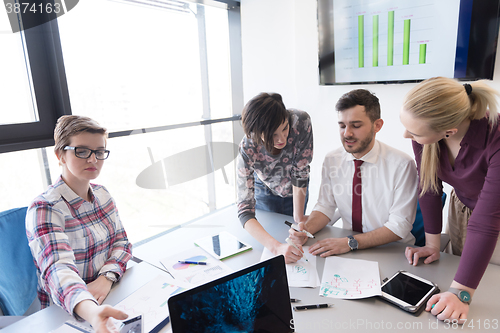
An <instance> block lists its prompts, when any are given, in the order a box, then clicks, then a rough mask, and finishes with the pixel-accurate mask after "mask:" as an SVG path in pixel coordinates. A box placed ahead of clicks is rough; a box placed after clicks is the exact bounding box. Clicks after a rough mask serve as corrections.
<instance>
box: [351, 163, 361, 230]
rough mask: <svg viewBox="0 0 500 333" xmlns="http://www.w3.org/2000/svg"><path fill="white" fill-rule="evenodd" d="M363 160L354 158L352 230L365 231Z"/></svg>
mask: <svg viewBox="0 0 500 333" xmlns="http://www.w3.org/2000/svg"><path fill="white" fill-rule="evenodd" d="M361 164H363V161H361V160H354V166H355V168H354V177H353V179H352V230H354V231H357V232H363V227H362V224H361V216H362V214H361V213H362V210H361V169H360V166H361Z"/></svg>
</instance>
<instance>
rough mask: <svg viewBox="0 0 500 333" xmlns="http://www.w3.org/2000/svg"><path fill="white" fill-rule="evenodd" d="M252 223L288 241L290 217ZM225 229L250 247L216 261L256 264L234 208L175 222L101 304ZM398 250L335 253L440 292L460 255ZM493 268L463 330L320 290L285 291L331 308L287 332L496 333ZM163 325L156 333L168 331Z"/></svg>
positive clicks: (51, 324)
mask: <svg viewBox="0 0 500 333" xmlns="http://www.w3.org/2000/svg"><path fill="white" fill-rule="evenodd" d="M256 215H257V219H258V220H259V222H260V223H261V224H262V225H263V226H264V228H265V229H266V230H267V231H268V232H269V233H270V234H271V235H272V236H273V237H275V238H276V239H277V240H279V241H281V242H284V241H285V238H286V237H287V236H288V230H289V227H288V226H287V225H285V223H284V221H285V220H289V221H291V220H292V217H290V216H286V215H281V214H277V213H270V212H265V211H259V210H257V212H256ZM339 223H341V222H339ZM224 230H225V231H228V232H230V233H232V234H233V235H235V236H237V237H238V239H239V240H241V241H243V242H245V243H247V244H250V245H252V248H253V249H252V250H250V251H247V252H244V253H241V254H238V255H236V256H234V257H230V258H227V259H225V260H224V263H225V264H226V265H227V266H229V267H230V268H231V269H233V270H235V271H236V270H239V269H242V268H245V267H248V266H250V265H252V264H254V263H257V262H259V261H260V259H261V255H262V251H263V246H262V245H261V244H260V243H259V242H257V241H256V240H255V239H253V238H252V237H251V236H250V235H249V234H248V233H247V232H246V231H245V230H244V229H243V227H242V226H241V224H240V222H239V220H238V218H237V208H236V206H235V205H231V206H228V207H226V208H223V209H219V210H217V211H215V212H213V213H211V214H209V215H207V216H204V217H202V218H199V219H197V220H194V221H191V222H188V223H185V224H182V225H181V226H179V227H177V228H175V229H173V230H170V231H168V232H165V233H163V234H160V235H159V236H158V237H156V238H155V239H153V240H151V241H149V242H147V243H145V244H142V245H140V246H137V247H135V248H134V249H133V254H134V256H135V257H137V258H140V259H142V260H143V261H142V262H141V263H139V264H136V263H131V264H130V267H129V268H128V269H127V271H126V272H125V274H124V276H123V278H122V279H121V280H120V282H118V283H116V284H115V285H114V286H113V288H112V290H111V292H110V294H109V295H108V297H107V298H106V300H105V304H110V305H115V304H117V303H118V302H120V301H121V300H123V299H124V298H126V297H127V296H129V295H130V294H132V293H133V292H134V291H136V290H137V289H139V288H140V287H141V286H143V285H144V284H146V283H147V282H149V281H151V280H152V279H154V278H156V277H157V276H158V275H164V276H167V275H168V273H167V272H166V271H165V270H164V269H163V268H162V265H161V264H160V260H161V259H163V258H165V257H166V256H169V255H171V254H175V253H177V252H182V251H183V249H185V248H186V247H190V246H193V244H194V241H195V240H197V239H200V238H202V237H206V236H208V235H212V234H217V233H219V232H221V231H224ZM352 233H353V232H352V231H351V230H345V229H341V228H338V227H335V226H328V227H325V228H324V229H323V230H321V231H319V232H318V233H316V234H315V236H316V238H315V239H309V240H308V241H307V243H306V244H305V245H312V244H314V243H315V242H316V241H318V240H321V239H325V238H330V237H345V236H347V235H351V234H352ZM405 247H406V245H405V244H402V243H399V242H393V243H390V244H386V245H382V246H378V247H375V248H371V249H366V250H358V251H354V252H349V253H345V254H342V255H340V256H341V257H343V258H350V259H363V260H370V261H376V262H378V266H379V270H380V278H381V281H382V280H383V279H384V278H386V277H390V276H392V275H393V274H394V273H396V272H397V271H399V270H406V271H408V272H410V273H413V274H416V275H418V276H420V277H422V278H425V279H427V280H430V281H432V282H434V283H436V284H437V285H438V286H439V287H440V289H441V290H444V291H445V290H447V289H448V287H449V286H450V283H451V281H452V280H453V277H454V275H455V272H456V270H457V267H458V264H459V261H460V257H458V256H454V255H450V254H447V253H441V258H440V259H439V260H438V261H436V262H433V263H431V264H428V265H425V264H423V263H419V265H418V266H416V267H415V266H412V265H410V264H409V263H408V261H407V260H406V258H405V256H404V249H405ZM325 260H326V259H325V258H321V257H317V260H316V266H317V270H318V274H319V277H320V279H321V277H322V275H323V267H324V264H325ZM499 279H500V266H496V265H491V264H490V265H488V268H487V270H486V273H485V275H484V276H483V279H482V280H481V283H480V285H479V288H478V289H477V291H476V292H475V294H474V297H473V301H472V305H471V307H470V311H469V314H468V320H467V322H466V324H465V325H456V324H455V325H453V323H447V322H443V321H439V320H437V319H436V317H435V316H433V315H432V314H430V313H429V312H425V311H424V312H422V313H421V314H420V315H418V316H414V315H412V314H410V313H407V312H405V311H403V310H401V309H398V308H397V307H395V306H393V305H390V304H388V303H386V302H384V301H382V300H381V299H379V298H378V297H371V298H365V299H357V300H351V299H346V300H344V299H333V298H329V297H322V296H320V295H319V290H320V288H319V287H317V288H295V287H291V288H290V297H292V298H298V299H300V302H299V303H295V304H294V305H304V304H320V303H333V304H334V306H333V307H330V308H325V309H315V310H306V311H294V312H293V317H294V322H293V328H294V329H295V332H298V333H306V332H311V333H312V332H314V333H316V332H331V331H333V330H339V331H341V332H345V331H356V332H372V331H379V330H383V331H387V330H389V331H390V330H408V331H411V332H436V331H443V330H446V331H458V330H460V331H477V332H483V331H484V332H486V331H498V328H499V327H500V323H499V321H500V312H499V311H498V310H499V309H500V306H499V304H500V303H499V301H498V300H499V299H500V284H499V283H498V282H499ZM69 319H72V317H71V316H70V315H68V314H67V313H66V312H65V311H64V310H62V309H61V308H59V307H57V306H50V307H48V308H46V309H43V310H41V311H39V312H37V313H35V314H33V315H31V316H29V317H26V318H24V319H23V320H21V321H19V322H17V323H15V324H13V325H11V326H8V327H7V328H5V329H4V330H2V332H5V333H10V332H13V333H14V332H15V333H19V332H50V331H51V330H54V329H57V328H58V327H59V326H61V325H62V324H63V323H64V322H65V321H67V320H69ZM170 331H171V328H170V324H168V325H167V326H165V327H164V328H163V329H162V330H161V331H160V332H170Z"/></svg>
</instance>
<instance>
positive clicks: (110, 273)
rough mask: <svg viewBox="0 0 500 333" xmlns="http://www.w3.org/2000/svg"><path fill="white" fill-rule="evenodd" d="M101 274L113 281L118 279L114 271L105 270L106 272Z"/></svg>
mask: <svg viewBox="0 0 500 333" xmlns="http://www.w3.org/2000/svg"><path fill="white" fill-rule="evenodd" d="M101 275H103V276H104V277H105V278H106V279H107V280H109V281H111V282H113V283H115V282H116V281H118V275H117V274H116V273H115V272H106V273H104V274H101Z"/></svg>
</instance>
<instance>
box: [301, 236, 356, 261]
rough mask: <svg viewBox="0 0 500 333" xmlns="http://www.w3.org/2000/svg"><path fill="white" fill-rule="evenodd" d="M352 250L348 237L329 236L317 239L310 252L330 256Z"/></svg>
mask: <svg viewBox="0 0 500 333" xmlns="http://www.w3.org/2000/svg"><path fill="white" fill-rule="evenodd" d="M349 251H351V248H350V247H349V245H348V239H347V237H344V238H327V239H323V240H320V241H317V242H316V243H314V244H313V245H312V246H311V247H310V248H309V253H311V254H313V255H315V256H316V255H320V256H321V257H328V256H332V255H335V254H342V253H347V252H349Z"/></svg>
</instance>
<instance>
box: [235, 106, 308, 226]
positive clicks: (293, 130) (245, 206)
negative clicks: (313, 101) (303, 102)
mask: <svg viewBox="0 0 500 333" xmlns="http://www.w3.org/2000/svg"><path fill="white" fill-rule="evenodd" d="M289 114H290V118H289V120H288V122H289V124H290V130H289V133H288V142H287V145H286V146H285V148H283V149H281V151H280V152H279V154H278V155H273V154H271V153H269V152H268V151H267V150H266V148H265V147H264V146H263V145H257V144H255V143H254V142H253V140H252V139H250V138H247V137H246V136H245V137H244V138H243V140H241V143H240V146H239V151H240V154H239V155H238V158H237V167H236V169H237V174H238V175H237V176H238V177H237V186H238V199H237V200H238V201H237V204H238V218H239V219H240V222H241V223H242V224H243V225H244V224H245V223H246V222H247V221H248V220H249V219H252V218H255V197H254V175H256V176H257V177H259V179H260V180H261V181H262V182H263V183H264V184H265V185H266V186H267V187H268V188H269V189H270V190H271V191H272V193H273V194H274V195H276V196H280V197H282V198H287V197H292V196H293V188H292V185H293V186H296V187H306V186H307V184H308V181H309V171H310V167H309V164H310V163H311V161H312V157H313V131H312V124H311V118H310V117H309V114H307V112H304V111H299V110H289Z"/></svg>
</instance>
